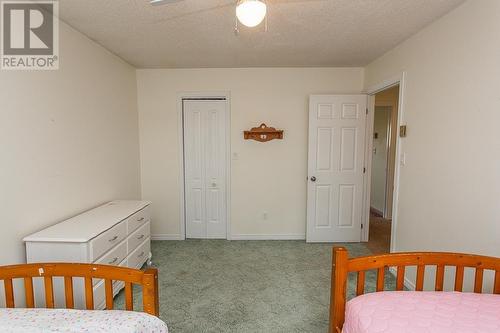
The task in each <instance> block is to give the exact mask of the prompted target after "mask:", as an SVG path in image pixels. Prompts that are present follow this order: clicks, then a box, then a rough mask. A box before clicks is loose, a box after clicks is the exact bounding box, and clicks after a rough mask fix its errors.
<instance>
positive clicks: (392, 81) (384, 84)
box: [362, 72, 406, 252]
mask: <svg viewBox="0 0 500 333" xmlns="http://www.w3.org/2000/svg"><path fill="white" fill-rule="evenodd" d="M396 85H399V104H398V121H397V124H398V128H397V131H398V133H399V126H401V125H405V120H404V105H405V91H406V72H401V73H400V74H399V75H396V76H394V77H392V78H389V79H387V80H383V81H381V82H379V83H377V84H375V85H373V86H371V87H370V88H369V89H368V90H367V92H366V93H367V94H368V95H369V96H371V99H370V100H369V101H370V102H369V103H370V106H369V107H368V112H369V115H368V116H369V118H368V119H369V120H368V121H373V120H372V119H373V111H374V110H373V109H374V108H373V107H371V106H373V105H374V103H375V98H374V97H373V96H374V95H375V94H376V93H378V92H380V91H383V90H386V89H389V88H391V87H393V86H396ZM371 104H373V105H371ZM372 132H373V126H372V127H371V131H368V135H367V137H366V138H367V140H368V142H367V144H366V149H367V152H366V154H367V155H366V156H367V166H366V168H367V169H368V179H369V180H370V181H368V182H366V184H365V189H364V191H365V204H366V206H365V212H367V211H368V210H369V203H370V187H369V185H368V184H369V183H371V167H372V154H371V147H372V144H373V135H372ZM395 149H396V162H395V163H396V165H395V168H394V190H393V196H392V226H391V246H390V252H395V250H396V230H397V225H398V200H399V177H400V171H401V156H402V153H403V152H402V150H403V148H402V142H401V137H400V136H399V134H398V135H397V137H396V148H395ZM363 222H364V223H365V224H366V226H367V228H364V229H363V234H362V240H363V241H368V235H369V230H370V215H369V213H368V216H365V217H364V219H363Z"/></svg>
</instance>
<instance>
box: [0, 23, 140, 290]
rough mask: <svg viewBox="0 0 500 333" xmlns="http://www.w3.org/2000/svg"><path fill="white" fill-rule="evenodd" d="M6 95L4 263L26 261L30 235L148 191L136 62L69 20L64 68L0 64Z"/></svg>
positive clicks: (0, 89)
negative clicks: (143, 185) (143, 188)
mask: <svg viewBox="0 0 500 333" xmlns="http://www.w3.org/2000/svg"><path fill="white" fill-rule="evenodd" d="M0 101H1V107H0V151H1V154H0V184H1V185H0V203H1V209H0V221H1V222H0V223H1V232H0V265H2V264H12V263H22V262H24V261H25V252H24V244H23V242H22V241H21V240H22V238H23V237H24V236H26V235H28V234H30V233H33V232H35V231H38V230H40V229H43V228H44V227H46V226H49V225H51V224H54V223H56V222H58V221H60V220H62V219H65V218H68V217H70V216H73V215H75V214H77V213H80V212H82V211H84V210H87V209H89V208H92V207H95V206H97V205H99V204H101V203H103V202H105V201H108V200H111V199H116V198H132V199H133V198H139V197H140V178H139V176H140V175H139V143H138V140H139V139H138V117H137V95H136V78H135V69H134V68H132V67H131V66H130V65H128V64H126V63H124V62H123V61H122V60H120V59H119V58H117V57H116V56H114V55H112V54H111V53H109V52H108V51H106V50H105V49H103V48H102V47H100V46H98V45H97V44H95V43H94V42H92V41H90V40H89V39H87V38H86V37H84V36H83V35H81V34H80V33H78V32H76V31H74V30H73V29H71V28H69V27H68V26H67V25H66V24H64V23H61V24H60V69H59V70H57V71H1V72H0ZM0 289H1V290H2V291H3V288H1V287H0Z"/></svg>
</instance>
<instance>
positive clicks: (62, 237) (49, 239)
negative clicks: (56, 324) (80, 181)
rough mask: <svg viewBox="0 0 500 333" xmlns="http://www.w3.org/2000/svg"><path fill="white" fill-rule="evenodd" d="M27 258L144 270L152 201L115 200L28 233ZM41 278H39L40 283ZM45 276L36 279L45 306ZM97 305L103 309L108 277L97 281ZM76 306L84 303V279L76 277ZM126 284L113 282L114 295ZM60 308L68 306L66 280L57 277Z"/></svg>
mask: <svg viewBox="0 0 500 333" xmlns="http://www.w3.org/2000/svg"><path fill="white" fill-rule="evenodd" d="M23 240H24V241H25V242H26V260H27V262H28V263H35V262H74V263H75V262H78V263H95V264H106V265H118V266H123V267H130V268H140V267H141V266H142V265H143V264H144V263H145V262H147V261H149V260H150V259H151V240H150V202H147V201H125V200H119V201H112V202H109V203H107V204H104V205H102V206H99V207H97V208H95V209H92V210H89V211H86V212H85V213H82V214H80V215H77V216H75V217H73V218H70V219H68V220H66V221H63V222H60V223H58V224H55V225H53V226H51V227H49V228H47V229H44V230H41V231H39V232H37V233H34V234H32V235H29V236H27V237H25V238H24V239H23ZM37 280H40V281H37ZM41 280H42V279H35V280H34V287H35V299H36V305H37V306H43V305H44V304H45V296H44V290H43V285H42V283H43V281H41ZM93 283H94V305H95V308H96V309H103V308H104V307H105V293H104V281H103V280H98V279H94V281H93ZM73 284H74V300H75V308H77V309H83V308H84V307H85V298H84V282H83V279H80V278H74V279H73ZM121 288H123V282H115V283H114V284H113V289H114V293H115V295H116V294H117V293H118V292H119V291H120V289H121ZM54 297H55V305H56V307H64V282H63V279H62V278H54Z"/></svg>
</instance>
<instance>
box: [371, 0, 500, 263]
mask: <svg viewBox="0 0 500 333" xmlns="http://www.w3.org/2000/svg"><path fill="white" fill-rule="evenodd" d="M499 31H500V1H497V0H471V1H467V2H466V3H465V4H463V5H462V6H460V7H458V8H457V9H456V10H454V11H452V12H451V13H449V14H447V15H446V16H444V17H443V18H441V19H440V20H438V21H436V22H435V23H433V24H432V25H430V26H429V27H427V28H426V29H424V30H423V31H421V32H419V33H418V34H416V35H415V36H413V37H411V38H410V39H408V40H407V41H405V42H404V43H402V44H401V45H399V46H398V47H396V48H395V49H394V50H392V51H390V52H388V53H387V54H385V55H384V56H382V57H381V58H379V59H378V60H376V61H375V62H373V63H372V64H370V65H369V66H368V67H367V68H366V73H365V74H366V80H365V87H367V88H368V87H370V86H373V85H374V84H376V83H378V82H381V81H383V80H385V79H388V78H390V77H393V76H394V75H397V74H398V73H400V72H401V71H406V89H405V91H404V94H405V95H404V115H403V117H404V121H405V122H406V123H407V125H408V130H407V134H408V136H407V138H404V139H402V148H403V152H404V153H405V154H406V165H405V166H404V167H402V168H401V179H400V194H399V210H398V225H397V228H396V231H395V232H396V244H395V245H396V250H397V251H404V250H424V251H425V250H437V251H439V250H445V251H460V252H473V253H483V254H488V255H494V256H500V246H499V240H500V220H499V217H500V204H499V198H500V172H499V170H500V144H499V142H500V132H499V130H498V124H500V111H499V110H500V99H499V95H500V94H499V87H500V34H499V33H498V32H499Z"/></svg>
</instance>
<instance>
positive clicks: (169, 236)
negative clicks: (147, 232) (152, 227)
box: [151, 234, 184, 240]
mask: <svg viewBox="0 0 500 333" xmlns="http://www.w3.org/2000/svg"><path fill="white" fill-rule="evenodd" d="M183 239H184V238H182V237H181V235H179V234H153V235H151V240H183Z"/></svg>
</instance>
